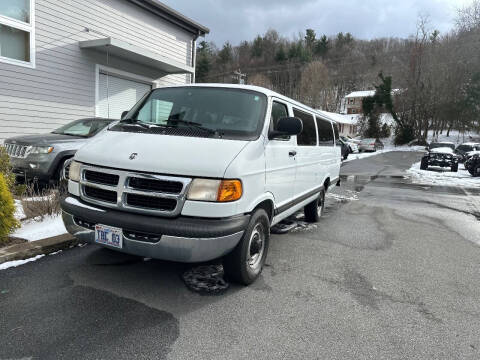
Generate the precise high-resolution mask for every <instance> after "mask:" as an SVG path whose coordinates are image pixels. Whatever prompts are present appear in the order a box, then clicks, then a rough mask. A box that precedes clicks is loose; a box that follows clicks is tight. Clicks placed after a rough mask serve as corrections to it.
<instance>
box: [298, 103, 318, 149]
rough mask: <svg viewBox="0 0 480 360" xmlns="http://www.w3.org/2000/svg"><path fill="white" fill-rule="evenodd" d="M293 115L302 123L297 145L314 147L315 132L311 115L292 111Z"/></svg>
mask: <svg viewBox="0 0 480 360" xmlns="http://www.w3.org/2000/svg"><path fill="white" fill-rule="evenodd" d="M293 115H294V116H295V117H298V118H299V119H301V120H302V122H303V131H302V132H301V133H300V134H298V135H297V145H300V146H316V145H317V130H316V129H315V121H314V120H313V119H314V118H313V115H312V114H308V113H305V112H303V111H300V110H297V109H293Z"/></svg>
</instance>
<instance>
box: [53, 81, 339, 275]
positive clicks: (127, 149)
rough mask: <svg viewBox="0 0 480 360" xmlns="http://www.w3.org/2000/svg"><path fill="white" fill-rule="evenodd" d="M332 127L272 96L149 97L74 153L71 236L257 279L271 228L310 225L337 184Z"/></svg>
mask: <svg viewBox="0 0 480 360" xmlns="http://www.w3.org/2000/svg"><path fill="white" fill-rule="evenodd" d="M335 138H338V131H336V125H335V124H334V123H333V122H332V121H331V120H330V119H328V118H327V117H326V116H325V115H322V114H320V113H318V112H315V111H314V110H313V109H311V108H309V107H307V106H305V105H302V104H300V103H298V102H296V101H294V100H292V99H289V98H287V97H285V96H282V95H279V94H277V93H275V92H272V91H270V90H267V89H264V88H260V87H254V86H239V85H230V84H228V85H227V84H197V85H187V86H178V87H164V88H159V89H154V90H152V91H151V92H150V93H148V94H147V95H146V96H145V97H144V98H143V99H142V100H140V102H139V103H138V104H136V105H135V106H134V107H133V109H131V110H130V111H129V112H128V113H126V114H125V115H124V116H123V120H122V121H120V122H119V123H118V124H116V125H115V126H113V127H111V128H110V129H109V130H108V131H106V132H105V134H103V135H102V136H99V137H97V138H95V139H93V140H92V141H91V142H89V143H88V144H87V145H86V146H84V147H83V148H81V149H80V150H79V151H78V152H77V153H76V155H75V158H74V161H73V162H72V163H71V165H70V169H69V181H68V192H69V194H68V196H67V197H66V198H65V199H63V200H62V209H63V220H64V223H65V226H66V228H67V229H68V231H69V232H70V233H71V234H72V235H74V236H76V237H77V238H79V239H81V240H86V241H89V242H93V243H97V244H100V245H102V246H105V247H108V248H112V249H115V250H118V251H122V252H126V253H129V254H134V255H139V256H144V257H151V258H157V259H164V260H172V261H179V262H203V261H209V260H212V259H216V258H220V257H223V262H224V270H225V274H226V276H227V277H228V278H229V279H230V280H233V281H236V282H239V283H243V284H250V283H252V282H253V281H254V280H255V279H256V278H257V277H258V275H259V274H260V272H261V270H262V267H263V264H264V263H265V258H266V256H267V250H268V245H269V235H270V231H269V229H270V227H271V226H272V225H274V224H276V223H278V222H279V221H281V220H282V219H285V218H286V217H288V216H289V215H291V214H293V213H295V212H297V211H298V210H300V209H302V208H303V209H304V211H305V217H306V219H307V220H308V221H317V220H318V218H319V216H320V215H321V214H322V211H323V207H324V199H325V192H326V191H327V189H328V188H329V187H330V186H332V185H334V184H336V183H337V182H338V181H339V170H340V157H341V156H340V148H339V147H338V146H336V145H335V144H336V141H335Z"/></svg>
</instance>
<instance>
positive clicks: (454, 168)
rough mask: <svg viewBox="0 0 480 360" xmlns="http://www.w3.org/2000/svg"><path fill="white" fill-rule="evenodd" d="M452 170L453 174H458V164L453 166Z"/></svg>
mask: <svg viewBox="0 0 480 360" xmlns="http://www.w3.org/2000/svg"><path fill="white" fill-rule="evenodd" d="M450 169H451V170H452V172H457V171H458V163H456V164H453V165H452V167H451V168H450Z"/></svg>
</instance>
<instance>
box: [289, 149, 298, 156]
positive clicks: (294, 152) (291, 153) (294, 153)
mask: <svg viewBox="0 0 480 360" xmlns="http://www.w3.org/2000/svg"><path fill="white" fill-rule="evenodd" d="M295 155H297V152H296V151H295V150H292V151H289V152H288V156H290V157H293V156H295Z"/></svg>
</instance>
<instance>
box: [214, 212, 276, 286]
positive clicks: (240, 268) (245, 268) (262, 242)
mask: <svg viewBox="0 0 480 360" xmlns="http://www.w3.org/2000/svg"><path fill="white" fill-rule="evenodd" d="M269 241H270V220H269V218H268V215H267V212H266V211H265V210H263V209H258V210H256V211H255V212H254V213H253V214H252V217H251V218H250V222H249V224H248V226H247V229H246V230H245V233H244V234H243V237H242V239H241V240H240V242H239V243H238V244H237V246H236V247H235V249H233V251H232V252H231V253H230V254H228V255H227V256H225V257H224V259H223V269H224V272H225V277H226V278H227V279H228V280H229V281H233V282H236V283H239V284H243V285H250V284H251V283H253V282H254V281H255V280H256V279H257V278H258V276H259V275H260V273H261V272H262V269H263V265H264V264H265V259H266V258H267V252H268V245H269Z"/></svg>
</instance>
